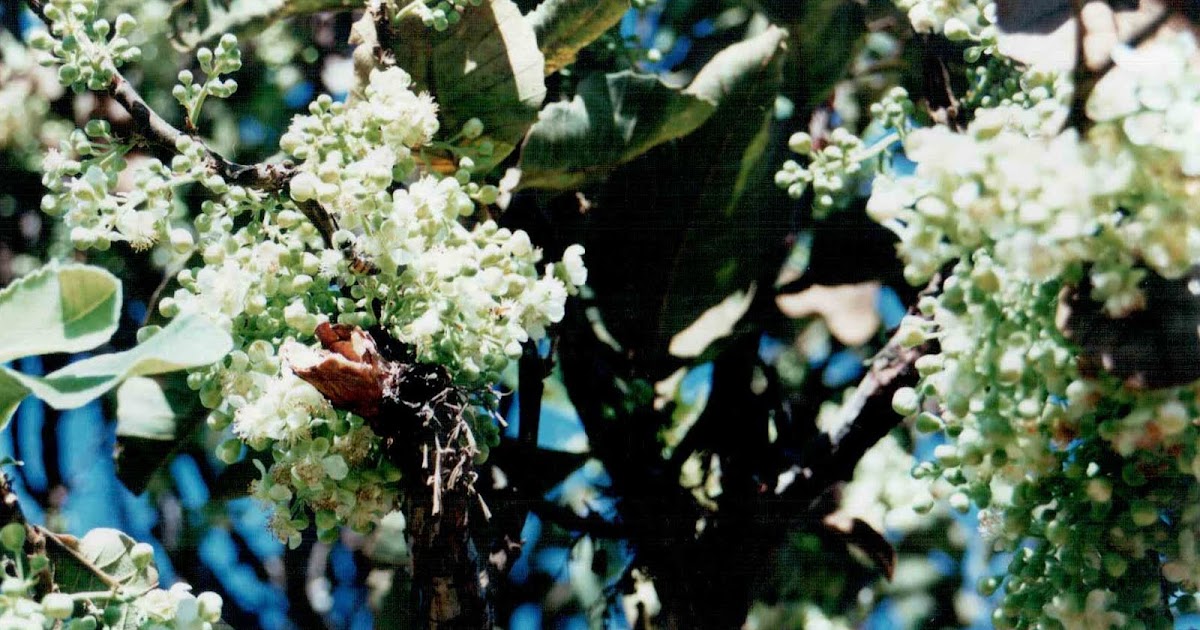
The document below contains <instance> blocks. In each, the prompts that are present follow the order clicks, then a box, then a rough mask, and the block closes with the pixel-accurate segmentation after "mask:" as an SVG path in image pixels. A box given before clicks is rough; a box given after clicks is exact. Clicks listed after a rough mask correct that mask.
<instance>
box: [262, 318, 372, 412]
mask: <svg viewBox="0 0 1200 630" xmlns="http://www.w3.org/2000/svg"><path fill="white" fill-rule="evenodd" d="M316 334H317V339H318V340H319V341H320V342H321V346H322V347H323V348H324V349H323V350H318V349H315V348H310V347H308V346H305V345H303V344H300V343H296V342H288V343H286V344H284V346H283V348H282V350H281V355H282V357H283V359H284V362H285V363H286V364H287V366H288V367H289V368H291V370H292V371H293V372H294V373H295V374H296V376H299V377H300V378H302V379H304V380H305V381H307V382H308V383H309V384H310V385H312V386H313V387H315V388H316V389H317V391H319V392H321V393H322V394H323V395H324V396H325V397H326V398H328V399H329V402H330V403H332V404H333V406H335V407H339V408H342V409H347V410H349V411H351V412H352V413H355V414H357V415H360V416H362V417H364V418H374V417H375V416H377V415H379V407H380V404H381V403H382V401H383V396H384V392H385V391H386V388H387V383H388V380H389V379H390V378H391V370H390V369H389V364H388V362H386V361H384V360H383V358H382V357H381V356H380V354H379V350H378V348H376V346H375V340H374V339H372V338H371V335H369V334H368V333H367V332H366V331H364V330H362V329H360V328H353V327H351V326H346V325H343V324H336V325H335V324H329V323H327V322H326V323H322V324H320V325H319V326H317V331H316Z"/></svg>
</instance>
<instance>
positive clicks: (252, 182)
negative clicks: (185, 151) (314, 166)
mask: <svg viewBox="0 0 1200 630" xmlns="http://www.w3.org/2000/svg"><path fill="white" fill-rule="evenodd" d="M26 2H28V3H29V7H30V9H32V10H33V12H34V14H36V15H37V16H38V18H40V19H41V20H42V22H44V23H45V24H46V27H47V28H52V25H53V22H52V21H51V20H50V19H49V18H47V17H46V13H45V9H44V6H43V5H44V3H43V0H26ZM107 92H108V95H109V96H111V97H112V98H113V100H115V101H116V102H117V103H119V104H120V105H121V106H122V107H124V108H125V110H126V111H128V112H129V116H130V119H131V120H132V126H133V134H134V136H135V137H136V138H137V139H138V140H140V141H141V142H142V143H144V144H145V145H147V146H150V147H153V148H155V149H158V150H161V151H165V152H168V153H178V152H179V148H178V145H179V141H180V140H182V139H184V138H190V139H191V140H192V141H193V142H196V143H197V144H199V145H200V146H201V147H203V148H204V160H205V168H206V170H208V172H210V173H212V174H214V175H219V176H220V177H221V178H222V179H224V180H225V181H226V182H228V183H230V184H234V185H237V186H243V187H247V188H254V189H257V190H261V191H264V192H270V193H276V192H280V191H282V190H283V189H284V188H285V187H286V186H287V184H288V182H290V181H291V179H292V177H293V176H295V174H296V169H295V166H294V165H293V164H291V163H290V162H279V163H268V162H261V163H258V164H238V163H236V162H233V161H230V160H228V159H226V158H225V157H224V156H222V155H221V154H219V153H217V152H216V151H214V150H213V149H212V148H211V147H209V146H208V144H207V143H205V142H204V141H203V140H202V139H201V138H199V137H197V136H195V135H193V134H190V133H186V132H184V131H181V130H180V129H178V128H176V127H175V126H174V125H172V124H171V123H169V122H167V121H166V119H164V118H163V117H162V116H160V115H159V114H158V112H155V111H154V110H153V109H151V107H150V106H149V105H148V104H147V103H146V100H145V99H144V98H142V95H141V94H140V93H138V91H137V89H136V88H134V87H133V84H132V83H130V82H129V80H128V79H126V78H125V76H124V75H123V74H121V72H120V71H118V70H114V72H113V78H112V82H111V83H109V85H108V88H107ZM298 205H299V208H300V211H301V212H303V213H304V216H306V217H308V219H309V221H311V222H312V224H313V225H314V226H315V227H316V228H317V230H318V231H319V232H320V233H321V236H322V238H324V240H325V244H326V246H328V247H333V233H334V232H335V231H336V230H337V223H336V221H335V220H334V218H333V217H332V216H330V215H329V213H328V212H326V211H325V209H324V208H322V207H321V205H320V204H318V203H316V202H309V203H303V204H298Z"/></svg>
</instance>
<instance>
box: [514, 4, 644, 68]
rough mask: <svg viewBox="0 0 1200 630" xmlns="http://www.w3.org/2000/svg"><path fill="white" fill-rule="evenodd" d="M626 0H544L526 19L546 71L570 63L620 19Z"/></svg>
mask: <svg viewBox="0 0 1200 630" xmlns="http://www.w3.org/2000/svg"><path fill="white" fill-rule="evenodd" d="M628 10H629V0H545V2H542V3H541V4H539V5H538V6H537V8H536V9H534V10H533V12H532V13H530V14H529V15H528V16H526V19H528V20H529V22H530V24H532V25H533V32H534V33H535V34H536V35H537V41H538V48H540V49H541V51H542V55H543V56H545V58H546V74H548V75H549V74H553V73H555V72H558V71H559V70H561V69H562V68H564V67H566V66H569V65H570V64H572V63H574V61H575V56H576V55H577V54H578V53H579V51H580V50H582V49H583V48H584V47H586V46H587V45H588V44H591V43H592V42H593V41H595V40H596V38H598V37H600V36H601V35H603V34H604V32H605V31H607V30H608V29H609V28H611V27H612V26H613V25H614V24H616V23H617V22H619V21H620V20H621V16H623V15H625V13H626V12H627V11H628Z"/></svg>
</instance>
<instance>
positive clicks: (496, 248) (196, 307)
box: [43, 38, 587, 544]
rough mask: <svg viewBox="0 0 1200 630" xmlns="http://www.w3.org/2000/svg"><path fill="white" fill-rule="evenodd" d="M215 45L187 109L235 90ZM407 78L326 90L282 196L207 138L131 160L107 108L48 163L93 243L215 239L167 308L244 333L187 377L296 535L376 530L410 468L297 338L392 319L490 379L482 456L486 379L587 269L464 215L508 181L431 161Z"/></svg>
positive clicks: (293, 129) (295, 144)
mask: <svg viewBox="0 0 1200 630" xmlns="http://www.w3.org/2000/svg"><path fill="white" fill-rule="evenodd" d="M201 54H202V57H203V58H202V59H201V66H202V70H204V72H205V73H206V74H207V75H208V76H209V80H208V81H207V82H206V83H205V84H204V85H203V86H196V85H194V84H193V83H192V82H191V81H190V79H191V77H186V76H181V77H180V79H181V81H183V83H184V84H185V86H182V87H180V88H179V89H177V90H176V92H177V93H178V94H177V96H178V97H180V101H181V102H183V103H184V105H185V106H186V107H187V108H188V109H189V115H194V114H195V113H196V112H197V111H198V109H199V106H200V103H201V102H202V101H203V98H204V96H205V94H209V95H217V96H220V95H221V94H218V92H221V93H224V92H225V91H227V90H226V87H227V86H228V83H227V82H226V81H224V80H221V79H218V78H217V76H218V75H220V74H221V73H223V72H226V71H229V70H231V69H234V68H235V67H236V65H237V59H238V54H237V52H236V42H235V41H234V40H232V38H225V39H223V40H222V42H221V44H220V45H219V46H218V48H217V51H216V52H212V53H211V58H209V57H210V56H209V55H204V54H203V52H202V53H201ZM206 59H207V61H206ZM410 86H411V81H410V79H409V76H408V75H407V74H406V73H405V72H404V71H403V70H400V69H398V68H391V69H388V70H377V71H375V72H373V73H372V75H371V77H370V82H369V83H368V84H367V85H366V86H365V89H364V90H363V97H362V98H361V99H359V100H357V101H355V102H353V103H352V104H349V105H347V104H342V103H334V102H333V101H332V99H330V98H329V97H327V96H323V97H321V98H319V99H317V100H316V101H315V102H314V103H312V104H311V106H310V108H309V114H308V115H305V116H298V117H296V119H295V120H294V122H293V124H292V125H291V126H290V128H289V129H288V132H287V133H286V134H285V135H284V136H283V138H282V139H281V142H280V144H281V146H282V148H283V149H284V151H285V152H286V153H288V154H289V155H290V156H292V157H294V158H295V160H296V161H297V165H296V166H295V173H294V175H293V176H292V177H291V179H290V182H289V184H288V186H287V189H286V192H285V193H276V192H269V191H261V190H257V189H251V188H245V187H242V186H238V185H231V184H229V183H227V182H226V181H225V180H224V179H222V178H221V177H220V176H219V175H217V174H215V173H214V172H212V171H211V170H210V169H209V165H210V164H211V159H210V158H209V156H208V155H207V154H206V148H205V147H204V146H203V145H201V144H200V143H199V142H197V141H196V140H193V139H192V138H191V137H190V136H186V135H184V136H181V139H180V140H179V141H178V142H177V145H176V149H177V151H178V155H177V156H176V157H175V158H174V159H173V160H172V162H171V164H170V165H169V166H167V165H164V164H162V163H161V162H159V161H157V160H153V159H143V160H141V161H139V162H138V164H137V166H135V167H132V168H131V167H130V166H129V164H128V163H127V160H126V155H127V153H128V152H129V151H130V150H131V148H132V147H131V146H130V145H127V144H122V143H120V142H118V141H117V140H115V139H114V138H113V137H112V134H111V132H110V130H109V128H108V126H107V125H106V124H104V123H101V122H93V123H89V125H88V126H87V128H86V130H83V131H77V132H76V133H75V134H73V135H72V136H71V138H70V139H69V141H68V142H67V143H65V144H64V146H63V147H62V151H61V152H58V153H52V154H51V155H50V156H49V157H48V158H47V160H46V164H45V178H44V180H45V182H46V185H47V187H48V188H49V190H50V194H49V195H47V196H46V198H45V200H44V202H43V207H44V208H45V209H46V210H47V211H48V212H51V213H55V214H61V215H63V217H64V219H65V223H66V224H67V225H68V226H70V228H71V236H72V240H73V241H74V242H75V243H76V245H77V246H80V247H95V248H99V249H104V248H107V247H109V246H110V244H111V243H112V242H113V241H126V242H128V243H130V244H131V245H132V246H133V247H134V248H143V247H148V246H150V245H152V244H154V243H156V242H169V243H170V244H171V245H173V246H174V247H175V248H176V249H177V250H178V251H180V252H191V251H197V252H198V253H199V254H200V256H201V258H202V261H203V265H201V266H199V267H196V268H191V269H184V270H183V271H181V272H180V273H179V275H178V278H177V279H178V283H179V288H177V289H176V290H175V291H174V292H173V293H172V294H171V295H169V296H167V297H165V298H164V299H162V300H161V301H160V303H159V305H158V308H159V310H160V312H161V313H162V314H163V315H164V316H167V317H175V316H178V315H179V314H183V313H202V314H204V315H205V316H207V317H209V318H211V319H213V320H215V321H217V322H218V323H220V324H221V325H222V326H223V327H225V328H226V329H227V330H229V331H230V332H231V333H232V334H233V336H234V338H235V341H236V348H235V350H234V351H233V352H232V353H231V354H230V355H229V356H228V357H227V358H226V360H225V361H223V362H222V363H221V364H219V365H216V366H212V367H210V368H207V369H205V370H201V371H197V372H195V373H193V374H191V375H190V376H189V379H188V383H189V385H190V386H191V387H193V388H194V389H196V390H197V391H198V392H199V396H200V401H201V402H202V403H203V404H204V405H205V406H206V407H207V408H209V409H210V410H211V413H210V415H209V418H208V424H209V426H210V427H211V428H212V429H214V430H217V431H226V430H228V431H230V432H232V434H233V435H232V437H231V438H230V439H228V440H227V441H226V442H224V443H223V444H222V445H221V447H220V449H219V455H220V456H221V457H222V459H224V460H226V461H235V460H236V459H237V458H239V457H241V453H242V444H243V443H244V444H247V445H249V446H250V447H251V448H252V449H254V450H260V451H262V450H265V451H269V452H270V453H271V455H272V464H271V466H270V468H269V469H267V468H264V469H263V475H262V478H261V479H260V480H258V481H256V482H255V484H254V486H253V488H252V492H253V494H254V495H255V496H257V497H259V498H260V499H263V500H264V501H266V502H268V503H270V504H272V505H274V506H276V513H275V516H274V517H273V519H272V529H273V530H274V531H275V533H276V534H278V535H279V536H280V538H282V539H284V540H287V541H289V542H290V543H292V544H298V542H299V531H300V530H302V529H305V528H306V527H308V526H310V525H311V524H314V523H315V525H316V527H317V529H318V533H319V535H320V536H321V537H322V538H323V539H329V538H331V537H334V536H336V535H337V531H338V528H340V527H341V526H350V527H352V528H354V529H356V530H358V531H367V530H369V529H370V528H371V527H372V526H373V524H374V523H375V522H377V521H378V519H379V517H380V516H381V515H382V514H385V513H387V512H389V511H391V510H392V509H394V507H395V506H396V504H397V490H396V485H395V484H394V483H392V482H395V481H396V480H397V479H398V476H399V473H398V472H397V470H396V469H395V468H394V467H393V466H392V464H391V463H390V462H389V461H388V460H387V458H386V457H385V456H384V454H383V453H382V451H381V448H380V444H379V439H378V438H377V437H376V436H375V434H374V433H373V432H372V431H371V429H370V428H369V427H367V426H366V425H365V424H364V420H363V419H362V418H359V417H357V416H355V415H353V414H351V413H348V412H346V411H341V410H334V409H333V408H332V407H331V406H330V404H329V403H328V401H326V400H325V399H324V397H323V396H322V395H321V394H320V393H319V392H318V391H317V390H316V389H314V388H313V387H312V386H311V385H309V384H308V383H306V382H304V381H303V380H301V379H299V378H298V377H297V376H295V375H294V374H293V373H292V372H291V370H290V368H289V367H288V365H287V364H286V362H285V361H282V360H281V358H280V356H279V355H280V352H279V350H280V348H281V347H283V346H285V345H286V344H288V343H293V344H295V343H299V344H311V343H313V335H314V332H315V331H316V329H317V327H318V325H319V324H321V323H322V322H337V323H341V324H349V325H355V326H361V327H363V328H367V327H372V326H381V327H383V328H384V329H385V330H386V331H387V332H388V333H389V334H390V335H391V336H392V337H393V338H394V339H396V340H398V341H400V342H402V343H406V344H409V345H410V346H411V347H412V348H413V350H414V355H415V357H416V358H417V359H418V360H420V361H425V362H431V363H438V364H441V365H444V366H445V367H446V368H447V369H448V371H449V373H450V375H451V377H452V378H453V379H454V381H455V382H456V383H457V384H458V385H459V386H461V387H465V388H467V389H470V390H474V391H476V392H480V393H479V394H478V395H473V396H472V398H471V405H472V409H470V410H467V411H466V412H465V413H464V416H465V417H466V418H468V419H469V420H470V421H471V423H470V426H471V429H472V431H471V432H472V433H473V435H470V436H463V438H462V439H464V440H470V441H472V442H473V443H476V444H478V449H477V450H476V451H475V452H480V453H484V454H485V453H486V451H487V447H488V445H489V444H490V443H491V442H492V441H494V440H495V439H496V438H497V437H498V436H497V429H496V427H495V426H494V424H493V413H492V411H491V408H492V406H493V405H494V404H495V403H494V397H492V396H490V395H485V394H486V393H487V392H488V391H489V390H488V387H489V386H490V384H491V383H493V382H494V381H495V380H496V379H497V378H498V377H499V374H500V372H501V371H502V370H503V369H504V367H505V366H506V365H507V364H508V362H509V361H510V359H511V358H513V357H515V356H518V355H519V354H520V352H521V344H523V343H525V342H526V341H529V340H531V339H536V338H538V337H540V336H542V335H543V334H544V333H545V329H546V327H547V326H549V325H551V324H553V323H555V322H558V321H560V320H561V319H562V317H563V313H564V302H565V300H566V298H567V296H568V295H569V294H572V293H574V292H576V290H577V287H578V286H580V285H582V284H583V283H584V282H585V281H586V278H587V270H586V268H585V267H584V265H583V261H582V253H583V250H582V248H581V247H579V246H572V247H570V248H568V249H567V250H566V253H565V254H564V257H563V260H562V262H559V263H554V264H550V265H545V266H544V267H542V266H541V265H540V263H541V256H542V254H541V251H540V250H538V249H536V248H535V247H533V244H532V243H531V242H530V239H529V236H528V235H527V234H525V233H524V232H521V231H517V232H513V231H510V230H508V229H504V228H500V227H498V226H497V225H496V223H495V222H494V221H491V220H484V221H479V222H476V223H475V225H474V227H473V228H468V227H466V226H465V225H464V224H463V223H462V222H461V221H462V220H463V219H464V218H467V217H473V216H474V215H475V213H476V202H479V203H484V204H486V203H492V202H494V201H495V200H496V198H497V196H498V192H499V191H498V190H497V189H496V187H494V186H487V185H479V184H477V183H475V182H473V181H471V171H472V169H473V167H474V165H473V163H472V162H471V160H470V158H469V157H463V158H462V159H461V160H460V161H459V165H458V166H459V168H458V170H457V172H456V173H454V175H453V176H450V177H441V176H438V175H435V174H432V173H429V172H426V171H424V170H423V167H422V165H423V164H424V162H425V156H424V155H423V153H422V151H423V150H424V148H425V147H427V146H428V145H429V144H430V143H431V141H432V138H433V135H434V134H435V133H436V132H437V130H438V120H437V116H436V114H437V106H436V104H435V103H434V101H433V99H432V98H430V97H429V96H428V95H427V94H417V93H414V92H413V91H412V90H411V89H410ZM480 127H481V125H480V124H479V122H478V121H469V122H468V123H467V125H466V126H465V127H464V129H463V131H462V135H465V136H468V137H472V136H478V135H479V133H480V132H481V131H482V130H481V128H480ZM130 177H132V180H133V181H132V182H131V184H132V185H128V184H126V183H125V182H128V180H129V178H130ZM123 180H124V181H123ZM191 183H198V184H200V185H201V186H202V187H203V188H204V189H205V190H206V191H207V192H208V193H209V194H210V195H211V198H210V199H208V200H206V201H204V202H203V203H202V205H201V207H200V212H199V214H198V215H197V216H196V217H195V219H194V228H195V232H192V231H191V230H190V229H187V228H183V227H178V226H176V227H172V225H171V218H172V217H173V216H174V211H175V210H174V208H175V204H176V201H175V196H174V190H175V188H177V187H178V186H181V185H185V184H191ZM314 209H315V211H316V212H318V213H323V214H327V215H328V216H329V217H330V218H331V219H332V221H333V222H336V224H337V225H338V226H339V229H338V230H337V232H336V233H335V234H332V240H333V241H334V243H333V245H334V247H329V245H330V244H329V243H327V242H326V239H327V238H329V236H330V235H328V234H323V233H322V232H321V231H319V230H318V229H317V227H316V226H315V225H314V224H313V223H312V222H310V221H309V220H308V219H306V218H305V215H306V213H311V212H313V211H314ZM310 216H311V215H310ZM346 252H353V253H354V255H355V256H361V257H363V258H365V259H366V260H368V261H370V263H369V269H364V268H357V267H356V266H355V265H352V264H351V260H348V259H347V256H346ZM152 332H153V330H150V329H147V330H144V331H143V332H142V334H151V333H152Z"/></svg>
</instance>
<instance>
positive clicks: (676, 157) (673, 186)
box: [583, 27, 786, 357]
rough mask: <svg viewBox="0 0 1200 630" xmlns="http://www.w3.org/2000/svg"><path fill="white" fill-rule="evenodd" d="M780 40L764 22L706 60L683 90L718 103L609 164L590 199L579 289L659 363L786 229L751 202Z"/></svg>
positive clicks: (622, 336) (768, 209)
mask: <svg viewBox="0 0 1200 630" xmlns="http://www.w3.org/2000/svg"><path fill="white" fill-rule="evenodd" d="M785 39H786V31H784V30H783V29H779V28H774V27H772V28H769V29H767V30H766V31H764V32H763V33H761V34H759V35H758V36H756V37H754V38H751V39H749V40H746V41H743V42H740V43H738V44H735V45H733V46H730V47H729V48H727V49H725V50H724V51H722V52H721V53H719V54H718V55H717V56H716V57H714V58H713V60H712V61H711V62H709V63H708V64H707V65H706V66H705V67H704V68H703V69H702V70H701V71H700V72H699V74H698V75H697V76H696V78H695V80H694V81H693V82H692V84H691V85H690V86H689V87H688V92H690V93H693V94H697V95H701V96H703V97H704V98H706V99H707V100H711V101H713V102H715V103H718V106H717V110H716V112H715V113H714V114H713V115H712V116H711V117H710V118H709V120H708V121H707V122H706V123H705V124H704V125H702V126H701V127H700V128H699V129H697V130H696V131H695V132H693V133H691V134H689V135H687V136H686V137H684V138H682V139H681V140H679V141H678V142H675V143H670V144H665V145H662V146H660V147H658V148H657V149H655V150H653V151H651V152H650V153H648V154H647V155H646V156H644V157H643V158H640V159H638V160H636V161H634V162H632V163H630V164H628V165H626V166H624V167H622V168H621V169H619V170H618V171H617V172H616V173H614V176H613V177H612V178H610V180H609V182H608V183H607V184H606V185H605V186H604V187H603V188H602V189H601V190H600V192H599V194H598V195H597V196H596V201H595V205H596V210H593V211H592V212H591V213H589V218H590V221H591V223H590V224H589V225H588V229H587V230H586V232H585V233H584V234H583V236H584V237H585V238H587V239H588V240H587V241H586V247H587V251H588V256H589V260H588V265H589V272H590V273H591V274H592V275H591V276H590V277H589V284H590V285H591V286H592V288H593V289H594V290H595V293H596V298H597V303H598V305H599V306H600V307H601V311H602V314H603V317H604V322H605V325H606V326H607V328H608V330H609V332H611V333H612V335H613V336H614V337H615V338H616V339H617V341H618V342H620V344H621V345H622V346H623V347H624V348H626V349H627V350H628V351H630V352H631V353H634V354H642V355H644V356H646V355H648V356H651V357H664V356H666V355H667V350H668V346H669V344H670V340H671V339H672V338H673V337H674V336H675V335H676V334H677V333H679V332H680V331H682V330H684V329H687V328H688V327H689V326H691V325H692V324H693V322H695V321H696V320H697V319H698V318H700V317H701V315H702V314H704V313H705V312H706V311H708V310H709V309H711V308H712V307H714V306H716V305H718V304H720V303H721V302H722V301H724V300H726V299H727V298H729V297H730V296H732V295H735V294H738V293H743V294H744V293H745V292H747V291H748V289H749V288H750V286H751V284H752V283H754V281H755V280H757V279H758V277H759V275H760V274H761V272H762V263H763V262H764V261H765V256H766V254H767V252H769V251H770V245H771V243H774V242H775V240H776V238H777V237H778V238H780V239H781V238H782V235H779V234H777V233H776V231H773V229H772V228H777V227H778V226H780V225H784V224H785V223H786V222H785V221H783V220H779V219H774V218H772V217H771V214H770V213H772V212H783V211H786V210H780V209H779V207H778V206H773V205H772V204H770V203H769V202H768V201H767V200H765V199H764V198H763V197H762V196H761V195H765V194H767V193H765V192H763V191H770V190H771V186H770V177H771V173H770V167H771V166H772V165H771V164H770V163H769V160H768V156H766V154H765V149H766V144H767V138H768V132H769V129H770V126H769V123H770V121H771V116H772V113H773V106H774V103H775V96H776V93H777V90H778V88H779V85H780V82H781V72H780V70H781V68H782V65H783V61H784V58H785V54H784V53H785V50H786V46H785V43H784V42H785ZM725 324H727V322H725V323H723V324H722V326H724V325H725ZM698 332H699V331H697V333H698ZM721 332H722V333H724V328H723V329H722V331H721ZM697 338H698V337H697ZM712 338H713V336H712V335H709V340H710V341H711V340H712ZM703 353H704V350H702V349H697V348H695V347H692V348H689V350H688V352H687V353H686V354H688V355H690V356H700V355H702V354H703Z"/></svg>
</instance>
